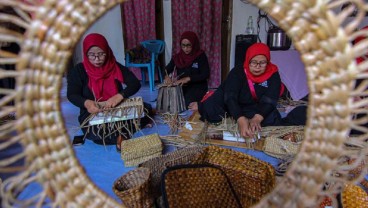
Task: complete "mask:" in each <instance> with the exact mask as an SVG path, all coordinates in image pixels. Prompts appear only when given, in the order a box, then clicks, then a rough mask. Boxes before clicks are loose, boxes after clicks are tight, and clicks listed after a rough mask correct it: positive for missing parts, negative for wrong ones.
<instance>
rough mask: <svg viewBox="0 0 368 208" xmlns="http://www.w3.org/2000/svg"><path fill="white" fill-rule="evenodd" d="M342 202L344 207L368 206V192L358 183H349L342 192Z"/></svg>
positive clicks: (363, 207) (364, 207) (361, 207)
mask: <svg viewBox="0 0 368 208" xmlns="http://www.w3.org/2000/svg"><path fill="white" fill-rule="evenodd" d="M341 202H342V206H343V207H344V208H357V207H359V208H367V207H368V194H367V192H365V191H364V190H363V189H362V188H361V187H359V186H357V185H354V184H347V185H346V186H345V188H344V190H343V191H342V193H341Z"/></svg>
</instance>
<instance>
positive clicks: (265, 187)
mask: <svg viewBox="0 0 368 208" xmlns="http://www.w3.org/2000/svg"><path fill="white" fill-rule="evenodd" d="M193 164H211V165H215V166H218V167H220V168H221V169H222V170H223V171H224V172H225V173H226V175H227V176H228V177H229V179H230V182H231V184H233V187H234V190H235V193H236V194H237V196H238V197H239V199H240V202H241V205H242V207H250V206H251V205H254V204H256V203H257V202H258V201H260V200H261V199H262V197H263V196H264V195H266V194H267V193H269V192H270V191H271V190H272V189H273V188H274V186H275V170H274V168H273V167H272V166H271V165H270V164H269V163H266V162H264V161H261V160H258V159H257V158H255V157H252V156H250V155H247V154H244V153H241V152H238V151H235V150H232V149H227V148H223V147H219V146H208V147H207V148H205V150H204V151H203V153H202V154H201V155H199V157H198V158H197V159H196V160H193Z"/></svg>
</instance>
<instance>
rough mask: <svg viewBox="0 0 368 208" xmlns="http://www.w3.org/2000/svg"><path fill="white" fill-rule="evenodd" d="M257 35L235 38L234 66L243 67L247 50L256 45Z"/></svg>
mask: <svg viewBox="0 0 368 208" xmlns="http://www.w3.org/2000/svg"><path fill="white" fill-rule="evenodd" d="M257 37H258V36H257V35H237V36H236V37H235V38H236V39H235V66H237V65H243V63H244V59H245V53H246V52H247V49H248V48H249V47H250V46H251V45H253V44H254V43H257Z"/></svg>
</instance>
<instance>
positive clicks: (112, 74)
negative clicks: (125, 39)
mask: <svg viewBox="0 0 368 208" xmlns="http://www.w3.org/2000/svg"><path fill="white" fill-rule="evenodd" d="M93 46H97V47H99V48H101V49H102V50H103V51H104V52H105V53H106V58H105V64H104V65H103V66H102V67H95V66H93V64H92V63H91V62H90V61H89V60H88V56H87V53H88V51H89V49H90V48H91V47H93ZM83 66H84V68H85V70H86V72H87V75H88V78H89V81H88V87H89V88H90V89H91V91H92V92H93V93H94V96H95V98H96V99H97V100H98V101H106V100H108V99H109V98H111V97H112V96H114V95H116V94H117V93H118V88H117V85H116V83H115V80H118V81H119V82H123V81H124V79H123V74H122V73H121V70H120V67H119V66H118V64H117V63H116V59H115V56H114V54H113V52H112V50H111V48H110V46H109V44H108V42H107V40H106V38H105V37H104V36H102V35H100V34H97V33H92V34H89V35H87V36H86V38H85V39H84V41H83Z"/></svg>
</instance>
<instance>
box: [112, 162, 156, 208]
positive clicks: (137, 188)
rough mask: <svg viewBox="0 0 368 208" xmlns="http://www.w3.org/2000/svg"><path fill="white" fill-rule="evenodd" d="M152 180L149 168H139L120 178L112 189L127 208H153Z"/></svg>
mask: <svg viewBox="0 0 368 208" xmlns="http://www.w3.org/2000/svg"><path fill="white" fill-rule="evenodd" d="M150 180H151V173H150V171H149V169H148V168H137V169H134V170H131V171H129V172H128V173H126V174H125V175H123V176H121V177H120V178H118V179H117V180H116V181H115V182H114V185H113V188H112V189H113V191H114V193H115V194H116V195H117V196H118V197H119V198H120V199H121V201H122V202H123V204H124V205H125V206H127V207H136V208H151V207H152V206H153V204H154V200H153V197H152V195H151V193H150Z"/></svg>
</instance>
